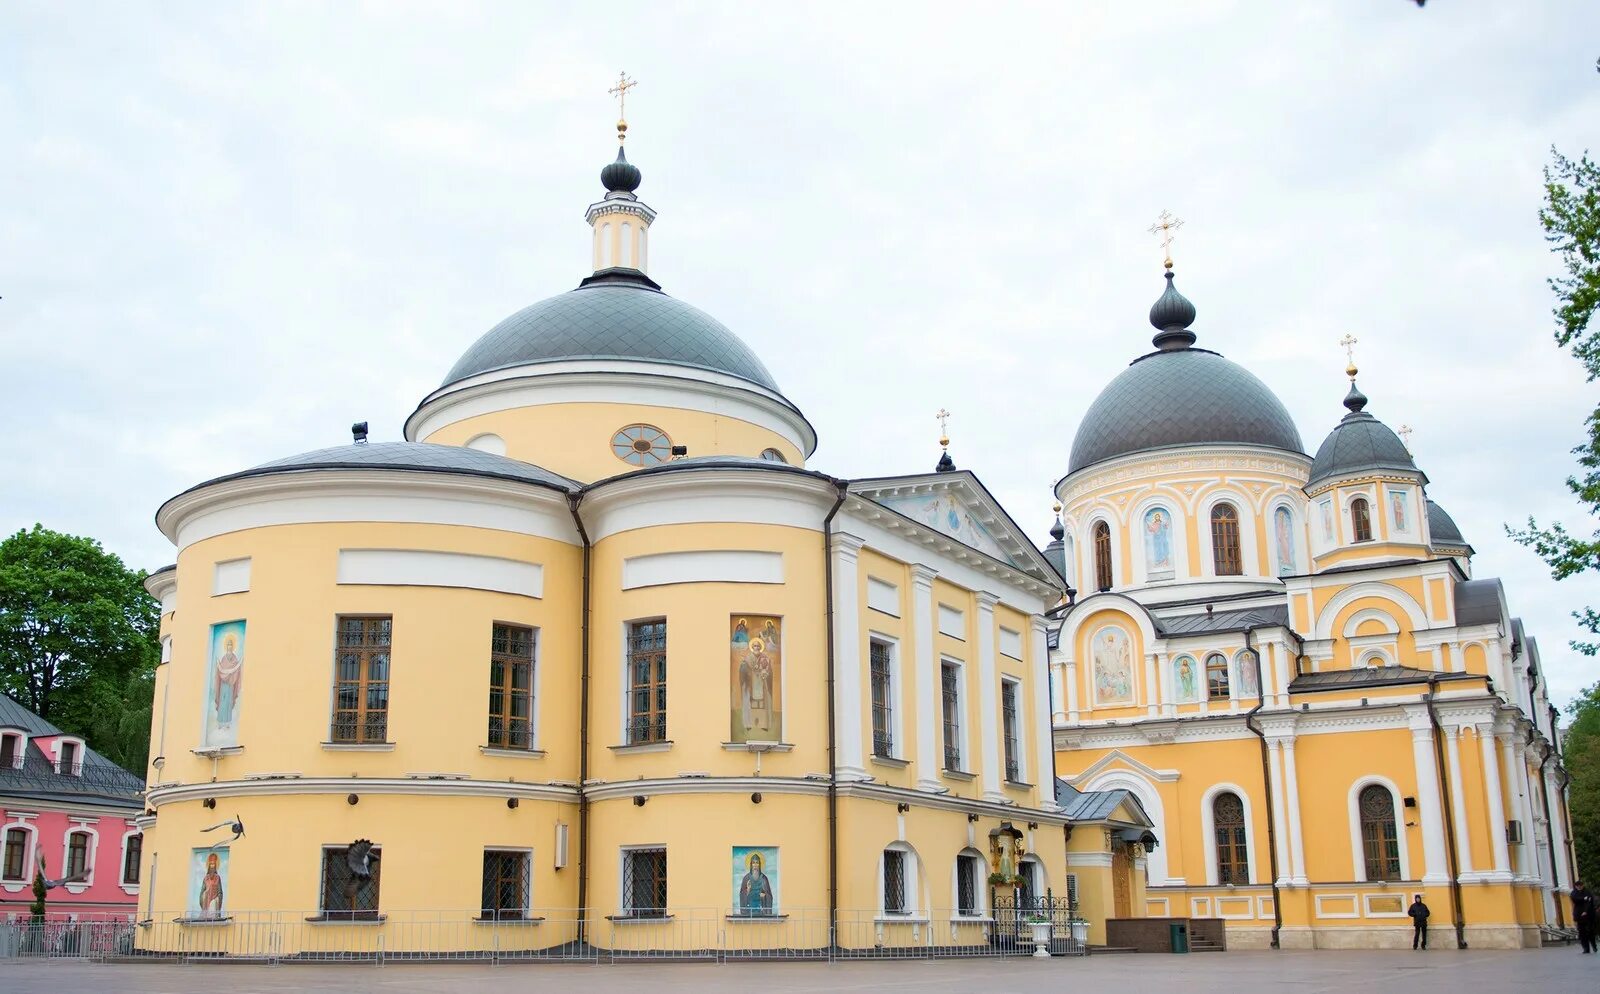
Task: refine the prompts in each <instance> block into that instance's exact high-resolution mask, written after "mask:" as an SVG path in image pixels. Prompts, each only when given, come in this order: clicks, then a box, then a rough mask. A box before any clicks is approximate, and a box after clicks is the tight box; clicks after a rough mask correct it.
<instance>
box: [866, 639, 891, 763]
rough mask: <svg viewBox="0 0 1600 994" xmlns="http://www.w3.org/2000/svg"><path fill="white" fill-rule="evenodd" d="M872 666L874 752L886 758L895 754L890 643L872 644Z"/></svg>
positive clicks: (875, 754)
mask: <svg viewBox="0 0 1600 994" xmlns="http://www.w3.org/2000/svg"><path fill="white" fill-rule="evenodd" d="M870 656H871V668H872V754H873V755H874V756H881V757H883V758H885V759H887V758H890V757H892V756H894V705H893V703H892V701H891V696H890V695H891V693H892V692H893V684H892V682H891V681H892V675H891V673H890V661H889V645H888V643H887V642H876V641H875V642H873V643H872V644H871V653H870Z"/></svg>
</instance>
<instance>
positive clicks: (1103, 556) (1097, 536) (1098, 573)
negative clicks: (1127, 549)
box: [1094, 521, 1111, 590]
mask: <svg viewBox="0 0 1600 994" xmlns="http://www.w3.org/2000/svg"><path fill="white" fill-rule="evenodd" d="M1094 586H1095V589H1096V590H1110V589H1111V526H1110V525H1108V524H1106V523H1105V522H1104V521H1099V522H1096V523H1095V526H1094Z"/></svg>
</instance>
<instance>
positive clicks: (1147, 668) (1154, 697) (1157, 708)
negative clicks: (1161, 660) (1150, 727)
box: [1144, 652, 1161, 718]
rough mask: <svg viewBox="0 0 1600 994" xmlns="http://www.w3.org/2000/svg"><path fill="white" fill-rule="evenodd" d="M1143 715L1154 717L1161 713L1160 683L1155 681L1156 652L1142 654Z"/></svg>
mask: <svg viewBox="0 0 1600 994" xmlns="http://www.w3.org/2000/svg"><path fill="white" fill-rule="evenodd" d="M1144 694H1145V715H1146V717H1150V718H1156V717H1159V716H1160V714H1161V684H1160V683H1158V682H1156V654H1155V653H1153V652H1147V653H1145V654H1144Z"/></svg>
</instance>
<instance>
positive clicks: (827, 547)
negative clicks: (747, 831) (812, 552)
mask: <svg viewBox="0 0 1600 994" xmlns="http://www.w3.org/2000/svg"><path fill="white" fill-rule="evenodd" d="M834 486H836V487H838V488H839V499H838V500H836V501H834V502H833V507H832V509H830V510H829V511H828V516H827V517H825V518H823V519H822V596H823V618H824V619H825V625H824V627H825V629H826V638H827V643H828V648H827V653H828V655H827V662H828V944H829V945H830V946H831V945H834V944H835V943H837V941H838V935H839V734H838V726H837V724H836V723H837V721H838V716H837V715H836V714H835V713H834V693H833V683H834V675H833V666H834V659H833V656H834V651H833V518H834V515H836V514H838V513H839V508H841V507H843V506H844V500H845V498H846V497H847V496H849V494H850V484H849V483H846V482H845V481H843V480H835V481H834Z"/></svg>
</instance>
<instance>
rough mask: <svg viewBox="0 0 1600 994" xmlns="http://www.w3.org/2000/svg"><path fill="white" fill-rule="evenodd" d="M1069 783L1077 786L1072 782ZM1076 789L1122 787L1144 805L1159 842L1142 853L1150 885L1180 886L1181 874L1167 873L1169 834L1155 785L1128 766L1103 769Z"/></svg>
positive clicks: (1159, 793)
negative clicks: (1172, 874) (1144, 855)
mask: <svg viewBox="0 0 1600 994" xmlns="http://www.w3.org/2000/svg"><path fill="white" fill-rule="evenodd" d="M1073 786H1078V785H1076V784H1074V785H1073ZM1078 789H1079V790H1084V791H1089V790H1119V789H1121V790H1126V791H1128V792H1129V793H1130V794H1132V795H1133V796H1134V797H1137V798H1138V799H1139V804H1140V805H1141V806H1142V807H1143V808H1144V812H1145V814H1147V815H1149V816H1150V821H1151V824H1152V825H1153V826H1154V829H1155V833H1156V838H1157V840H1158V841H1159V845H1157V846H1156V848H1155V849H1153V850H1151V851H1150V852H1149V853H1148V854H1146V859H1147V860H1148V862H1147V863H1146V864H1145V869H1146V872H1147V873H1148V874H1149V877H1150V884H1151V886H1154V887H1181V886H1183V884H1184V880H1183V878H1182V877H1171V876H1169V875H1168V874H1167V852H1168V845H1167V841H1168V839H1170V838H1172V837H1173V836H1172V834H1171V833H1170V832H1169V831H1168V829H1167V816H1166V811H1165V809H1164V808H1163V807H1162V804H1161V792H1160V791H1158V790H1156V788H1155V785H1154V784H1152V783H1150V782H1149V781H1148V780H1146V779H1144V778H1143V777H1141V776H1139V775H1138V774H1137V773H1133V772H1130V771H1129V770H1124V769H1118V770H1107V771H1106V772H1104V773H1101V774H1098V775H1097V776H1095V777H1094V778H1093V779H1092V780H1090V781H1089V782H1088V783H1086V784H1084V785H1083V786H1079V787H1078Z"/></svg>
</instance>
